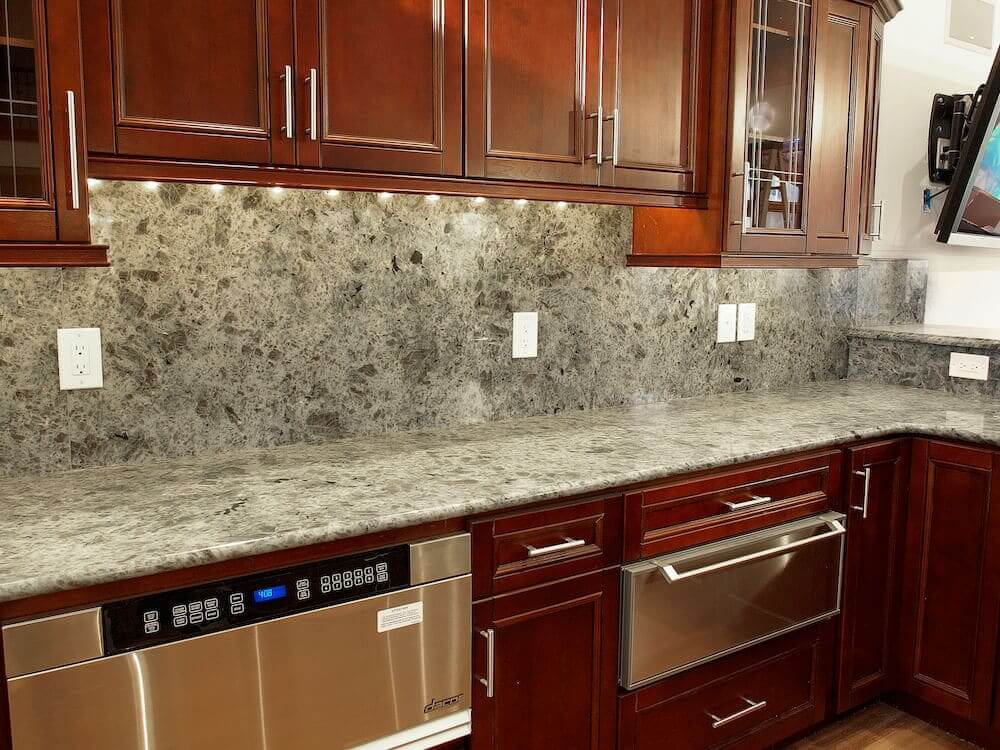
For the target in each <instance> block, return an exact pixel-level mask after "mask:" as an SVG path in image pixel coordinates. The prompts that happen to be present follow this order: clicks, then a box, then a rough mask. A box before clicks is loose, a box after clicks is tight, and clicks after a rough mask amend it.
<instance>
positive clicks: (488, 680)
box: [479, 628, 496, 698]
mask: <svg viewBox="0 0 1000 750" xmlns="http://www.w3.org/2000/svg"><path fill="white" fill-rule="evenodd" d="M479 635H481V636H482V637H483V638H485V639H486V677H480V678H479V681H480V682H481V683H483V684H484V685H485V686H486V697H487V698H492V697H493V674H494V669H495V666H496V661H495V651H496V631H494V630H493V628H488V629H487V630H480V631H479Z"/></svg>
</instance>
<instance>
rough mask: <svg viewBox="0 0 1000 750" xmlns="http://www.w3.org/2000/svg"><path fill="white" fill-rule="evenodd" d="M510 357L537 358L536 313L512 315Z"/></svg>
mask: <svg viewBox="0 0 1000 750" xmlns="http://www.w3.org/2000/svg"><path fill="white" fill-rule="evenodd" d="M511 338H512V344H511V356H512V357H513V358H514V359H530V358H532V357H537V356H538V313H536V312H516V313H514V325H513V336H512V337H511Z"/></svg>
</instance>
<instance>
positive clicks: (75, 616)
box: [3, 607, 104, 677]
mask: <svg viewBox="0 0 1000 750" xmlns="http://www.w3.org/2000/svg"><path fill="white" fill-rule="evenodd" d="M102 656H104V647H103V644H102V642H101V610H100V608H98V607H95V608H94V609H85V610H82V611H80V612H71V613H69V614H66V615H56V616H55V617H46V618H45V619H44V620H32V621H31V622H22V623H16V624H14V625H6V626H4V629H3V657H4V666H5V669H6V672H7V677H20V676H21V675H24V674H31V673H32V672H41V671H42V670H43V669H53V668H54V667H61V666H64V665H66V664H78V663H80V662H83V661H89V660H90V659H99V658H101V657H102Z"/></svg>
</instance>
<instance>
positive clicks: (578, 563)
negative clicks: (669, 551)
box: [472, 498, 622, 596]
mask: <svg viewBox="0 0 1000 750" xmlns="http://www.w3.org/2000/svg"><path fill="white" fill-rule="evenodd" d="M621 517H622V507H621V498H611V499H599V500H591V501H586V502H579V503H570V504H566V505H561V506H557V507H554V508H546V509H544V510H533V511H526V512H522V513H511V514H507V515H503V516H500V517H498V518H494V519H491V520H487V521H480V522H476V523H473V525H472V537H473V550H474V553H473V554H474V557H475V560H474V563H473V564H474V567H475V570H476V572H477V574H478V577H477V581H476V587H475V588H476V595H477V596H482V595H487V594H490V593H500V592H504V591H513V590H514V589H518V588H523V587H526V586H534V585H537V584H539V583H544V582H547V581H555V580H558V579H561V578H566V577H568V576H573V575H579V574H581V573H587V572H590V571H594V570H600V569H601V568H604V567H607V566H609V565H614V564H616V563H617V562H619V561H620V559H621Z"/></svg>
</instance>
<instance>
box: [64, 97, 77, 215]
mask: <svg viewBox="0 0 1000 750" xmlns="http://www.w3.org/2000/svg"><path fill="white" fill-rule="evenodd" d="M66 114H67V115H68V117H69V199H70V205H71V206H72V207H73V210H74V211H79V210H80V157H79V155H78V154H77V140H76V92H75V91H67V92H66Z"/></svg>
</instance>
